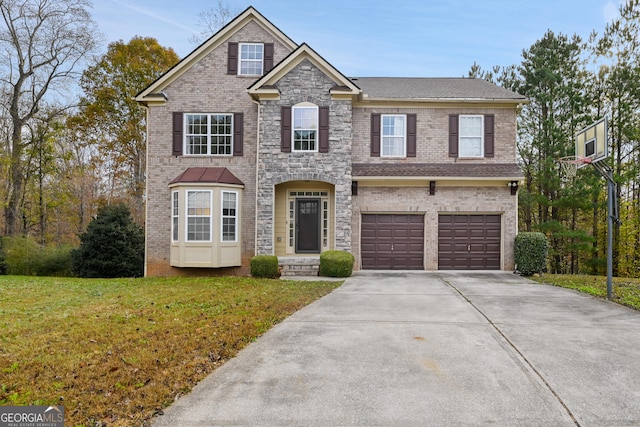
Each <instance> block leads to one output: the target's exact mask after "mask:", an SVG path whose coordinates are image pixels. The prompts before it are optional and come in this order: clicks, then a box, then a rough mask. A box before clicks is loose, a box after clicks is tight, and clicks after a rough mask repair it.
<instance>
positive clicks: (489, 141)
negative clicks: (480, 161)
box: [484, 114, 495, 157]
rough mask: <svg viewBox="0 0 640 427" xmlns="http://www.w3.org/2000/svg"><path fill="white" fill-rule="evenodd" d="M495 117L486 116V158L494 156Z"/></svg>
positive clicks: (491, 115)
mask: <svg viewBox="0 0 640 427" xmlns="http://www.w3.org/2000/svg"><path fill="white" fill-rule="evenodd" d="M494 140H495V137H494V115H493V114H487V115H485V116H484V156H485V157H493V156H494V148H493V146H494Z"/></svg>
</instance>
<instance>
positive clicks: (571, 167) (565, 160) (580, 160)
mask: <svg viewBox="0 0 640 427" xmlns="http://www.w3.org/2000/svg"><path fill="white" fill-rule="evenodd" d="M558 163H560V171H561V172H562V174H563V175H564V176H565V177H567V178H569V179H573V178H575V177H576V173H577V172H578V167H579V166H580V165H586V164H589V163H591V159H590V158H589V157H580V156H567V157H562V158H560V159H558Z"/></svg>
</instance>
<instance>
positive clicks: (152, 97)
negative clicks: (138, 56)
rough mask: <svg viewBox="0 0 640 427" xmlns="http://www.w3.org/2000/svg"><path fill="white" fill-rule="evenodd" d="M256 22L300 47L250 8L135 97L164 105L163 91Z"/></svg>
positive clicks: (281, 39) (290, 46) (143, 101)
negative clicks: (216, 49)
mask: <svg viewBox="0 0 640 427" xmlns="http://www.w3.org/2000/svg"><path fill="white" fill-rule="evenodd" d="M251 21H253V22H256V23H257V24H258V25H260V26H262V27H263V28H264V29H265V30H267V31H269V32H270V33H271V34H273V36H274V37H275V38H276V39H278V40H279V41H280V42H281V43H282V44H284V45H285V46H288V47H289V48H290V49H292V50H293V49H295V48H296V47H297V46H298V45H297V43H295V42H294V41H293V40H291V39H290V38H289V37H288V36H287V35H286V34H285V33H283V32H282V31H280V29H278V28H277V27H276V26H275V25H273V24H272V23H271V22H270V21H269V20H268V19H267V18H265V17H264V16H262V15H261V14H260V13H259V12H258V11H257V10H255V9H254V8H253V7H251V6H250V7H248V8H247V9H245V11H244V12H242V13H241V14H240V15H238V16H237V17H236V18H235V19H234V20H233V21H231V22H229V23H228V24H227V25H225V26H224V27H222V29H220V31H218V32H217V33H215V34H214V35H213V36H211V37H210V38H209V39H208V40H206V41H205V42H204V43H202V44H201V45H200V46H198V47H197V48H196V49H195V50H194V51H193V52H191V53H190V54H189V55H187V56H186V57H184V58H183V59H182V60H181V61H180V62H178V63H177V64H176V65H174V66H173V67H172V68H171V69H170V70H169V71H167V72H166V73H164V74H163V75H162V76H160V77H159V78H158V79H157V80H156V81H154V82H153V83H151V84H150V85H149V86H147V87H146V88H145V89H143V90H142V91H141V92H140V93H138V94H137V95H136V96H135V100H136V101H138V102H142V103H149V102H155V103H159V102H160V103H162V102H164V101H166V97H164V96H163V95H162V90H163V89H164V88H165V87H167V86H168V85H169V84H170V83H171V82H173V81H174V80H176V79H177V78H178V77H180V76H181V75H182V74H184V73H185V72H186V71H187V70H189V69H190V68H191V67H193V66H194V65H195V64H197V63H198V62H199V61H200V60H201V59H202V58H203V57H205V56H207V55H208V54H209V53H210V52H211V51H212V50H213V49H215V48H217V47H218V46H220V45H221V44H223V43H224V42H225V41H226V40H228V39H229V38H230V37H231V36H232V35H233V34H234V33H235V32H236V31H238V30H239V29H240V28H242V27H244V26H245V25H247V24H248V23H249V22H251Z"/></svg>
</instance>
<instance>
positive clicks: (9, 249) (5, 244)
mask: <svg viewBox="0 0 640 427" xmlns="http://www.w3.org/2000/svg"><path fill="white" fill-rule="evenodd" d="M2 248H3V252H4V257H5V259H4V262H5V263H6V270H7V274H12V275H16V276H34V275H36V274H37V271H38V263H39V259H40V255H41V249H40V245H38V244H37V243H36V242H35V241H34V240H33V239H31V238H29V237H26V236H18V237H3V238H2Z"/></svg>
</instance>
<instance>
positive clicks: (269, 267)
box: [251, 255, 280, 279]
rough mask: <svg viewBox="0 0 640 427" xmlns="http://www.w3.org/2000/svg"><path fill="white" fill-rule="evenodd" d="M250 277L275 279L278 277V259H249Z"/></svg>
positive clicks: (262, 256)
mask: <svg viewBox="0 0 640 427" xmlns="http://www.w3.org/2000/svg"><path fill="white" fill-rule="evenodd" d="M251 275H252V276H253V277H263V278H271V279H277V278H278V277H280V270H279V269H278V257H277V256H275V255H257V256H254V257H253V258H251Z"/></svg>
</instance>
